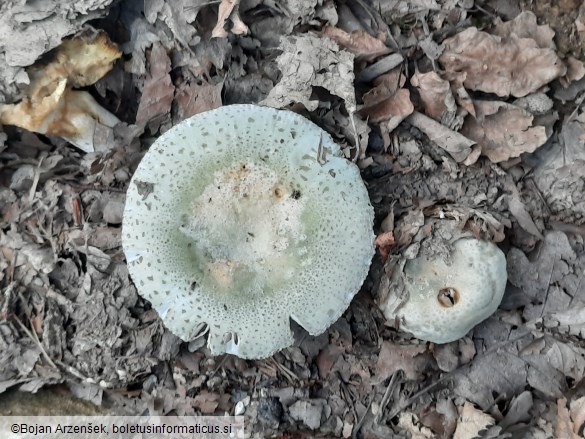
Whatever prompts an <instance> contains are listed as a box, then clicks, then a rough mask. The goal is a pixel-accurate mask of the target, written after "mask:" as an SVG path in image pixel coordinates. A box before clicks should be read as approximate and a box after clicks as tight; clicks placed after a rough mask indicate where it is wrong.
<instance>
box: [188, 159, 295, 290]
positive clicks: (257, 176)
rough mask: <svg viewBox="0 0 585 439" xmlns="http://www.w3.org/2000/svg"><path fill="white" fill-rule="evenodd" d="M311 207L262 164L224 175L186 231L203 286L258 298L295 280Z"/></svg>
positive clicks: (194, 209) (200, 200)
mask: <svg viewBox="0 0 585 439" xmlns="http://www.w3.org/2000/svg"><path fill="white" fill-rule="evenodd" d="M306 204H307V201H306V197H302V196H300V195H299V191H298V190H296V189H294V188H293V186H292V185H291V184H290V182H286V181H283V180H282V178H280V177H279V175H278V174H277V173H276V172H275V171H274V170H273V169H271V168H269V167H268V166H266V165H264V164H262V163H261V162H260V163H255V162H251V161H247V162H244V163H241V164H237V165H235V166H231V167H229V168H227V169H223V170H218V171H217V172H216V173H215V175H214V178H213V181H212V182H211V183H210V184H208V185H207V186H206V187H205V188H204V189H203V191H202V193H201V195H199V196H198V197H197V198H196V199H195V200H193V201H192V202H191V205H190V206H189V207H190V208H189V209H187V211H188V212H190V215H184V218H183V224H182V225H181V226H180V231H181V232H182V233H183V234H184V235H185V236H186V237H187V238H188V239H191V240H192V245H191V247H190V248H191V252H192V258H193V260H194V261H199V263H198V264H196V266H197V267H198V269H199V271H200V276H198V278H199V279H200V282H201V283H202V285H203V286H205V287H209V288H213V289H214V290H216V289H217V290H219V291H222V292H224V293H229V294H238V295H244V296H258V295H260V294H267V293H268V292H273V291H275V290H276V289H277V288H278V287H279V286H280V285H281V284H282V282H286V281H290V280H292V278H293V277H294V276H295V273H296V272H297V270H298V268H299V267H300V266H302V265H303V259H302V257H303V256H304V255H305V254H306V253H307V249H306V246H305V245H306V239H307V237H306V235H305V225H304V224H305V223H304V221H303V213H304V210H305V206H306ZM304 216H307V215H304ZM305 262H306V261H305Z"/></svg>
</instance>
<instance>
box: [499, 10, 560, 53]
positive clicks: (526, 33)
mask: <svg viewBox="0 0 585 439" xmlns="http://www.w3.org/2000/svg"><path fill="white" fill-rule="evenodd" d="M491 33H492V34H494V35H497V36H499V37H509V36H511V35H512V34H514V35H516V36H517V37H518V38H530V39H532V40H534V41H535V42H536V44H537V45H538V47H540V48H541V49H556V45H555V43H554V41H553V38H554V36H555V32H554V31H553V30H552V29H551V27H550V26H549V25H548V24H543V25H539V24H538V23H537V21H536V15H535V14H534V13H533V12H530V11H524V12H522V13H520V14H518V15H517V16H516V17H515V18H514V19H513V20H510V21H506V22H503V21H502V20H501V19H500V18H499V17H498V18H496V22H495V26H494V29H493V30H492V32H491Z"/></svg>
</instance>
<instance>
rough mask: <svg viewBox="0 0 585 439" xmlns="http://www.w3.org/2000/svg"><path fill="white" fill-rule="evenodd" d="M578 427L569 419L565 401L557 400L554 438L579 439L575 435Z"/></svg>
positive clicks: (564, 399)
mask: <svg viewBox="0 0 585 439" xmlns="http://www.w3.org/2000/svg"><path fill="white" fill-rule="evenodd" d="M578 431H579V426H578V425H575V422H574V420H573V419H571V413H570V412H569V410H568V408H567V399H566V398H559V399H558V400H557V419H556V421H555V437H558V438H564V439H579V435H578V434H577V433H578Z"/></svg>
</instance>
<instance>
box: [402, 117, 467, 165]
mask: <svg viewBox="0 0 585 439" xmlns="http://www.w3.org/2000/svg"><path fill="white" fill-rule="evenodd" d="M407 120H408V123H410V124H411V125H412V126H415V127H417V128H418V129H419V130H421V131H422V132H423V133H425V134H426V135H427V137H428V138H429V139H430V140H431V141H432V142H434V143H435V144H437V146H439V147H441V148H443V149H444V150H445V151H447V152H448V153H449V154H450V155H451V157H453V158H454V159H455V161H457V162H463V161H464V160H465V159H467V157H468V156H469V155H470V154H471V146H472V145H474V144H475V141H474V140H470V139H469V138H467V137H465V136H464V135H463V134H459V133H458V132H456V131H453V130H451V129H449V128H447V127H446V126H444V125H441V124H440V123H439V122H437V121H436V120H434V119H431V118H430V117H427V116H425V115H424V114H422V113H419V112H418V111H415V112H413V113H412V114H411V115H410V116H409V117H408V119H407Z"/></svg>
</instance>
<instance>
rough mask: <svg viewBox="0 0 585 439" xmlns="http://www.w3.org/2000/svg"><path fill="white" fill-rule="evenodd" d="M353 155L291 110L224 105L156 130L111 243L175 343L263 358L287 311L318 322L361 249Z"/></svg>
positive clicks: (352, 285) (350, 290) (333, 306)
mask: <svg viewBox="0 0 585 439" xmlns="http://www.w3.org/2000/svg"><path fill="white" fill-rule="evenodd" d="M372 222H373V209H372V207H371V205H370V202H369V198H368V194H367V191H366V188H365V186H364V183H363V181H362V179H361V177H360V173H359V170H358V168H357V166H356V165H355V164H353V163H351V162H350V161H348V160H346V159H345V158H344V157H342V154H341V151H340V149H339V147H338V146H337V145H336V144H335V143H334V142H333V140H332V139H331V137H330V136H329V135H328V134H327V133H325V132H324V131H323V130H321V129H320V128H319V127H318V126H316V125H315V124H313V123H312V122H310V121H308V120H306V119H305V118H303V117H302V116H300V115H297V114H295V113H293V112H290V111H282V110H276V109H273V108H268V107H260V106H255V105H231V106H226V107H221V108H219V109H216V110H212V111H208V112H206V113H202V114H198V115H196V116H193V117H191V118H190V119H187V120H185V121H183V122H181V123H180V124H178V125H177V126H175V127H174V128H172V129H171V130H169V131H167V132H166V133H165V134H163V135H162V136H161V137H159V139H158V140H157V141H156V142H155V143H154V144H153V146H152V147H151V148H150V150H149V151H148V152H147V154H146V155H145V156H144V158H143V160H142V162H141V163H140V165H139V166H138V169H137V170H136V173H135V174H134V176H133V178H132V181H131V183H130V187H129V189H128V192H127V197H126V207H125V211H124V223H123V246H124V251H125V254H126V258H127V260H128V266H129V271H130V275H131V277H132V279H133V280H134V283H135V284H136V287H137V288H138V291H139V293H140V294H141V295H142V296H143V297H144V298H146V299H148V300H149V301H150V302H151V303H152V305H153V307H154V308H155V309H156V310H157V311H158V313H159V314H160V316H161V318H162V320H163V322H164V324H165V325H166V326H167V327H168V328H169V329H170V330H171V331H172V332H173V333H174V334H176V335H177V336H179V337H180V338H181V339H183V340H185V341H189V340H192V339H193V338H195V337H197V336H198V335H200V334H201V333H202V331H207V332H208V347H209V348H210V350H211V352H212V354H220V353H223V352H227V353H232V354H235V355H238V356H240V357H243V358H263V357H267V356H270V355H272V354H273V353H274V352H276V351H278V350H280V349H282V348H285V347H287V346H290V345H291V344H292V343H293V336H292V332H291V328H290V319H293V320H294V321H296V322H297V323H298V324H299V325H301V326H302V327H303V328H305V329H306V330H307V331H308V332H309V333H310V334H313V335H316V334H320V333H322V332H323V331H324V330H325V329H327V328H328V327H329V326H330V325H331V324H332V323H334V322H335V321H336V320H337V319H338V318H339V317H340V316H341V314H342V313H343V312H344V311H345V309H347V307H348V305H349V303H350V301H351V299H352V298H353V296H354V295H355V294H356V293H357V291H358V290H359V288H360V287H361V285H362V283H363V280H364V279H365V277H366V275H367V273H368V270H369V266H370V262H371V259H372V256H373V253H374V234H373V231H372Z"/></svg>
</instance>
